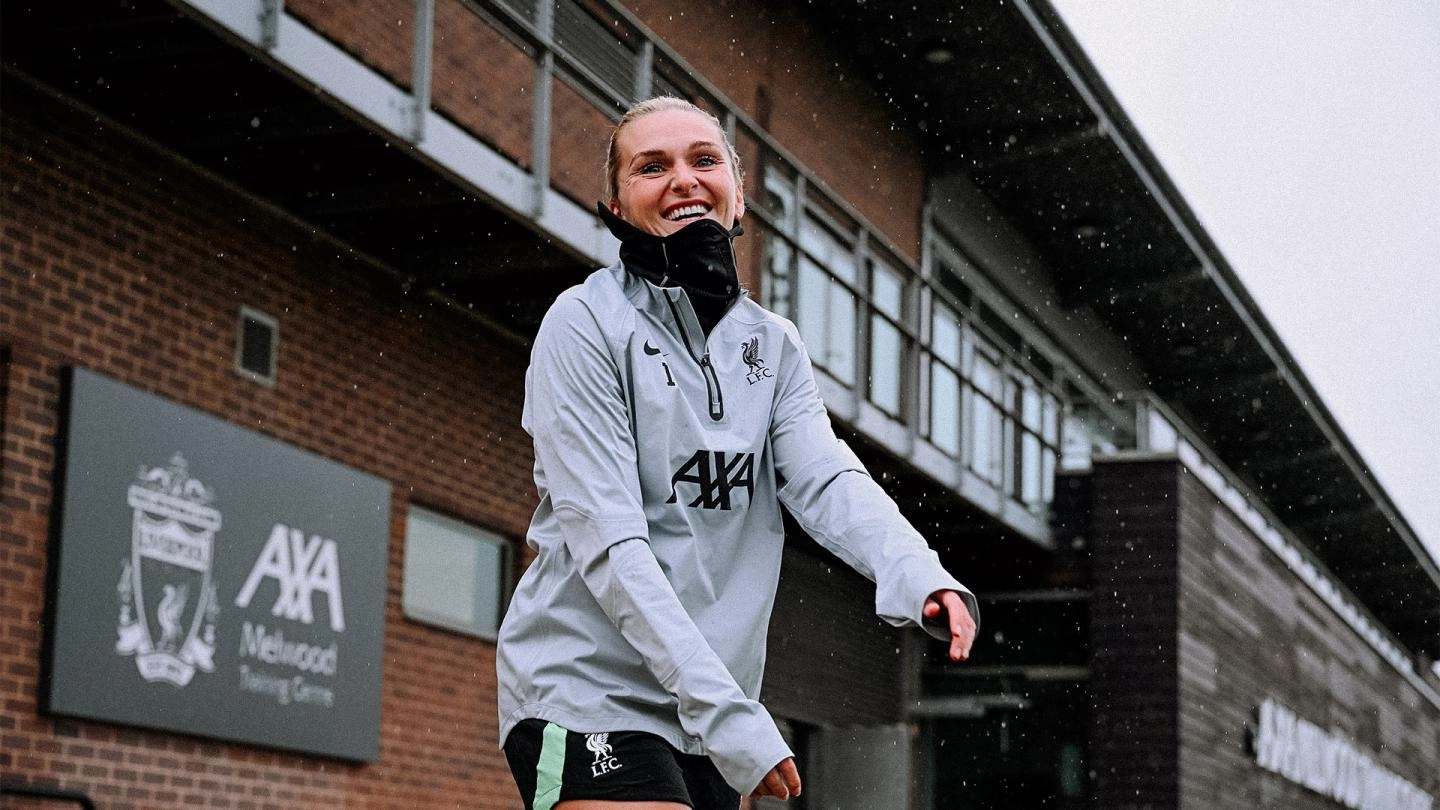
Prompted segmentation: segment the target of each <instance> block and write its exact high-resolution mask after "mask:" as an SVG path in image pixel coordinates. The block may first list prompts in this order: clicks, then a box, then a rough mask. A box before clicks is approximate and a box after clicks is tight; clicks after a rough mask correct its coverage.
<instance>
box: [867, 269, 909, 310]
mask: <svg viewBox="0 0 1440 810" xmlns="http://www.w3.org/2000/svg"><path fill="white" fill-rule="evenodd" d="M903 292H904V282H903V281H902V280H901V277H900V274H899V273H897V272H895V271H894V270H893V269H891V268H890V267H888V266H886V265H883V264H879V263H876V264H874V265H872V272H871V275H870V295H871V297H872V298H874V300H875V308H876V309H878V310H880V311H881V312H883V313H885V314H886V315H889V316H890V319H891V320H894V321H899V320H902V318H901V305H902V301H901V299H902V295H903Z"/></svg>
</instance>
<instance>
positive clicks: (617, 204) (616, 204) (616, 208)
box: [606, 200, 624, 219]
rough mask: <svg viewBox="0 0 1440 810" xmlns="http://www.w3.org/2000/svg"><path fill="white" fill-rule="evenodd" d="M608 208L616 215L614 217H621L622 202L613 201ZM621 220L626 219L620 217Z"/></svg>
mask: <svg viewBox="0 0 1440 810" xmlns="http://www.w3.org/2000/svg"><path fill="white" fill-rule="evenodd" d="M606 208H609V209H610V213H612V214H614V215H615V216H617V217H620V201H619V200H611V201H610V204H609V205H607V206H606ZM620 218H621V219H624V217H620Z"/></svg>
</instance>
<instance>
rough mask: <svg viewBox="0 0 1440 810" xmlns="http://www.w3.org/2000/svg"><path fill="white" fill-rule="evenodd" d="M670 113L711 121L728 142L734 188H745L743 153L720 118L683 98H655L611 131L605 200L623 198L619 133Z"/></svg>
mask: <svg viewBox="0 0 1440 810" xmlns="http://www.w3.org/2000/svg"><path fill="white" fill-rule="evenodd" d="M667 110H680V111H683V112H693V113H699V114H700V115H703V116H705V117H706V118H708V119H710V122H711V123H712V124H714V125H715V129H717V130H719V131H720V140H722V141H724V143H725V151H726V152H727V153H728V158H729V160H730V173H731V174H733V175H734V176H735V187H736V188H743V187H744V185H745V171H744V170H743V169H742V168H741V167H740V153H739V152H736V151H735V146H734V144H732V143H730V136H729V135H727V134H726V133H725V127H724V126H721V124H720V119H718V118H716V117H715V116H714V115H713V114H711V113H710V112H708V111H706V110H703V109H701V108H699V107H697V106H695V105H694V104H692V103H690V102H688V101H686V100H685V99H683V98H675V97H674V96H655V97H654V98H647V99H645V100H644V101H641V102H638V103H636V104H635V106H633V107H631V108H630V109H628V110H626V111H625V115H623V116H621V118H620V123H618V124H616V125H615V129H614V130H612V131H611V132H610V145H609V147H608V148H607V149H606V150H605V199H606V201H608V202H614V201H615V200H618V199H619V198H620V177H619V174H620V147H619V145H618V143H617V142H618V141H619V140H620V131H621V130H623V129H625V127H627V126H629V125H630V123H631V122H633V121H635V120H636V119H639V118H644V117H645V116H647V115H649V114H651V113H657V112H665V111H667Z"/></svg>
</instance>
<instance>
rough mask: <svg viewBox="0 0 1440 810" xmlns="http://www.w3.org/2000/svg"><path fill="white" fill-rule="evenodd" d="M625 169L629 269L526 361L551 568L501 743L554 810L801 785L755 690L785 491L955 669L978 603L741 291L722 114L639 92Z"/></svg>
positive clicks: (538, 568)
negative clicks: (835, 422) (848, 441)
mask: <svg viewBox="0 0 1440 810" xmlns="http://www.w3.org/2000/svg"><path fill="white" fill-rule="evenodd" d="M606 177H607V183H608V200H609V201H608V204H607V205H604V206H601V207H600V209H599V211H600V215H601V218H602V219H604V220H605V222H606V223H607V225H608V226H609V227H610V229H611V231H612V232H613V233H614V234H615V235H616V237H618V238H619V239H620V241H621V249H620V258H621V260H620V262H619V263H618V264H617V265H615V266H613V267H610V268H606V269H603V270H599V271H597V272H595V273H594V274H592V275H591V276H590V277H589V278H588V279H587V280H586V281H585V282H584V283H583V284H581V285H579V286H577V287H574V288H572V289H570V290H567V291H566V292H564V293H562V294H561V295H560V296H559V297H558V298H557V299H556V301H555V303H554V305H553V306H552V307H551V309H550V311H549V313H547V315H546V316H545V319H544V321H543V323H542V324H541V326H540V330H539V333H538V334H537V335H536V338H535V344H534V349H533V351H532V354H531V364H530V368H529V370H528V372H527V374H526V395H525V408H524V415H523V423H524V427H525V429H526V430H527V431H528V432H529V433H530V435H531V436H532V437H533V438H534V444H535V483H536V487H537V488H538V490H539V494H540V506H539V508H538V509H537V510H536V513H535V517H534V520H533V521H532V523H531V527H530V531H529V535H528V538H527V540H528V542H529V543H530V545H531V546H532V547H533V548H534V549H535V550H536V552H537V557H536V559H535V561H534V563H533V564H532V565H531V566H530V568H529V569H528V570H527V571H526V573H525V576H524V577H523V578H522V579H521V581H520V584H519V586H518V587H517V588H516V591H515V596H514V599H513V601H512V603H511V606H510V610H509V611H508V613H507V615H506V617H505V621H504V623H503V625H502V627H501V630H500V641H499V648H498V655H497V662H498V663H497V667H498V674H499V683H500V694H499V701H500V724H501V740H502V744H503V745H504V747H505V751H506V755H507V757H508V758H509V761H510V765H511V770H512V772H513V773H514V775H515V779H516V783H517V785H518V786H519V788H520V792H521V794H522V796H523V797H524V799H525V801H526V806H527V807H531V808H535V810H546V809H548V808H551V807H558V808H562V810H587V809H588V808H613V807H619V808H653V809H654V810H659V809H660V808H667V809H670V808H684V807H694V808H726V810H734V808H735V807H736V806H737V805H738V802H739V797H740V794H742V793H750V794H752V795H759V796H776V797H779V798H782V799H783V798H788V797H789V796H791V795H799V793H800V790H801V783H800V776H799V773H798V772H797V770H796V767H795V762H794V759H793V755H792V753H791V751H790V749H789V748H788V747H787V746H786V744H785V742H784V741H783V740H782V739H781V737H780V733H779V731H778V730H777V729H776V727H775V723H774V721H773V720H772V719H771V717H770V715H769V713H768V712H766V710H765V708H764V707H763V706H761V705H760V703H759V702H757V700H756V698H757V697H758V696H759V693H760V679H761V674H762V671H763V667H764V657H765V633H766V629H767V626H768V623H769V617H770V610H771V607H772V605H773V604H774V599H775V589H776V583H777V581H778V576H779V571H780V559H781V552H782V546H783V529H782V527H781V513H780V504H782V503H783V504H784V505H785V506H786V508H788V509H789V510H790V511H791V513H792V514H793V515H794V516H795V517H796V519H797V520H798V521H799V522H800V524H801V525H802V526H804V527H805V529H806V531H807V532H808V533H809V534H810V535H811V536H813V537H815V538H816V539H817V540H818V541H819V542H820V543H821V544H822V545H824V546H825V547H826V548H828V549H830V550H831V551H832V552H834V553H835V554H836V555H838V556H839V557H840V558H841V559H843V560H845V561H846V562H847V563H848V564H850V565H852V566H853V567H855V568H856V569H857V570H858V571H860V572H861V573H863V574H865V575H866V576H867V577H869V578H871V579H872V580H874V581H875V582H876V585H877V588H876V609H877V613H878V614H879V615H880V616H881V617H882V618H885V619H886V620H887V621H889V622H891V623H892V624H895V625H915V624H923V625H925V626H927V629H928V630H929V631H930V632H931V633H932V634H934V635H936V636H937V637H941V638H947V639H950V641H951V647H950V655H951V658H952V659H954V660H957V661H958V660H963V659H965V658H966V657H967V656H968V655H969V650H970V645H971V643H972V641H973V640H974V636H975V623H974V621H973V619H972V616H974V615H975V602H974V597H973V596H972V595H971V594H970V592H969V591H968V590H966V589H965V588H964V586H962V585H961V584H960V583H959V582H957V581H956V580H955V579H954V578H953V577H951V576H950V575H949V574H947V573H946V572H945V571H944V570H943V569H942V568H941V567H940V565H939V562H938V560H937V558H936V556H935V554H934V553H933V552H932V551H930V549H929V548H928V547H927V546H926V545H925V542H924V540H923V539H922V538H921V537H920V535H919V534H918V533H916V531H915V530H914V529H913V528H912V527H911V526H910V525H909V523H908V522H906V521H905V519H904V518H903V517H901V515H900V513H899V510H898V509H897V508H896V507H895V504H894V502H893V501H891V500H890V498H889V497H887V496H886V495H885V494H884V492H883V491H882V490H881V489H880V487H879V486H878V485H877V484H875V483H874V482H873V481H872V480H871V479H870V477H869V476H868V475H867V474H866V472H865V469H864V467H863V466H862V465H861V464H860V462H859V460H858V459H857V458H856V457H855V455H854V454H853V453H852V452H850V450H849V448H848V447H846V446H845V445H844V444H843V443H841V442H840V441H838V440H837V439H836V438H835V435H834V433H833V431H832V429H831V426H830V421H829V417H828V415H827V414H826V412H825V408H824V406H823V404H822V403H821V401H820V397H819V395H818V392H817V390H816V387H815V382H814V379H813V377H812V374H811V369H810V361H809V358H808V357H807V356H806V354H805V349H804V346H803V344H802V343H801V341H800V338H799V335H798V333H797V332H796V330H795V327H794V325H793V324H791V323H790V322H789V321H787V320H785V319H783V318H781V317H779V316H777V315H775V314H773V313H770V312H768V311H766V310H765V309H763V308H761V307H760V306H759V305H758V304H756V303H755V302H753V301H751V300H750V299H749V298H747V297H746V296H745V295H744V292H743V290H741V289H740V285H739V281H738V278H737V275H736V269H735V254H734V251H733V249H732V246H731V240H732V239H733V238H734V237H735V236H736V235H738V234H739V233H740V228H739V226H738V222H739V220H740V218H741V217H742V216H743V215H744V212H745V200H744V194H743V191H742V174H741V171H740V162H739V159H738V156H737V155H736V153H735V150H734V147H732V146H731V145H730V143H729V141H728V139H727V138H726V136H725V134H724V131H723V130H722V129H721V127H720V125H719V122H717V121H716V120H715V118H714V117H713V116H711V115H709V114H708V113H706V112H704V111H702V110H700V109H699V108H698V107H695V106H694V105H692V104H690V103H689V102H686V101H682V100H679V99H674V98H655V99H651V100H649V101H645V102H641V103H640V104H638V105H636V106H635V107H634V108H632V109H631V110H630V111H629V112H628V113H626V115H625V116H624V118H622V119H621V121H620V123H619V125H618V126H617V127H616V128H615V131H614V133H613V134H612V136H611V140H610V148H609V154H608V155H607V160H606ZM941 614H944V616H943V617H942V616H941Z"/></svg>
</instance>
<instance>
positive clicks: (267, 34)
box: [260, 0, 285, 51]
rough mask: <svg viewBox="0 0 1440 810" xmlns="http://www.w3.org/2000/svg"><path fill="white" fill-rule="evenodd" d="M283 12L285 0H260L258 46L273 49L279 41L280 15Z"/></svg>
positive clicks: (268, 49)
mask: <svg viewBox="0 0 1440 810" xmlns="http://www.w3.org/2000/svg"><path fill="white" fill-rule="evenodd" d="M284 13H285V0H261V3H260V47H262V48H264V49H265V50H267V51H273V50H275V46H276V45H277V44H278V43H279V42H280V15H281V14H284Z"/></svg>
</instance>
